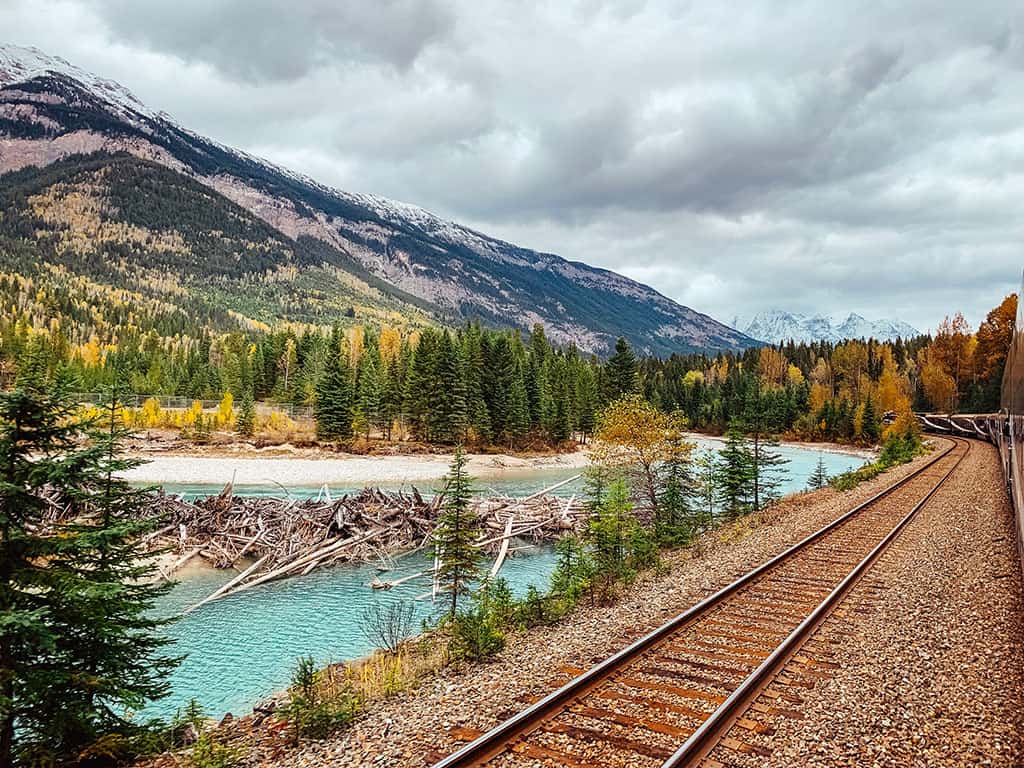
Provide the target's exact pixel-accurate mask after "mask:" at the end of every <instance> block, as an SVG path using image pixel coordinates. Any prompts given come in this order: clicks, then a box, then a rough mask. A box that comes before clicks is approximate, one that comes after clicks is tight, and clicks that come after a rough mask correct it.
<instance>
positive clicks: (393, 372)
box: [381, 360, 403, 440]
mask: <svg viewBox="0 0 1024 768" xmlns="http://www.w3.org/2000/svg"><path fill="white" fill-rule="evenodd" d="M402 395H403V387H402V369H401V365H400V363H399V361H398V360H389V361H388V363H387V364H386V365H385V367H384V391H383V394H382V396H381V421H382V422H383V424H384V433H385V437H387V439H388V440H390V439H391V428H392V425H393V424H394V423H395V421H401V420H402V413H403V411H402V400H403V396H402Z"/></svg>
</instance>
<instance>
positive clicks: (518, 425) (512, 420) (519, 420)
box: [507, 362, 530, 441]
mask: <svg viewBox="0 0 1024 768" xmlns="http://www.w3.org/2000/svg"><path fill="white" fill-rule="evenodd" d="M529 431H530V401H529V394H528V392H527V388H526V382H525V379H524V376H523V368H522V365H521V364H520V363H518V362H516V365H515V371H514V373H513V376H512V389H511V391H510V392H509V398H508V424H507V432H508V435H509V439H510V441H511V440H522V439H523V438H524V437H526V435H527V434H528V433H529Z"/></svg>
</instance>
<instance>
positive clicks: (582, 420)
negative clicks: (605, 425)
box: [576, 363, 600, 443]
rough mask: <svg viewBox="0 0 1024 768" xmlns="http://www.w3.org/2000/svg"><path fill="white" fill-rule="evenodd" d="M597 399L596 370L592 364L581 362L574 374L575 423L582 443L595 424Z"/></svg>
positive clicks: (592, 431)
mask: <svg viewBox="0 0 1024 768" xmlns="http://www.w3.org/2000/svg"><path fill="white" fill-rule="evenodd" d="M599 399H600V395H599V389H598V381H597V372H596V371H595V370H594V366H592V365H590V364H587V363H582V364H581V365H580V366H579V367H578V369H577V374H576V425H577V429H578V430H579V431H580V435H581V440H582V441H583V442H584V443H585V442H586V441H587V437H588V436H590V435H592V434H594V429H595V427H596V426H597V409H598V405H599Z"/></svg>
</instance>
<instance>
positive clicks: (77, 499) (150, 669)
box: [0, 383, 177, 766]
mask: <svg viewBox="0 0 1024 768" xmlns="http://www.w3.org/2000/svg"><path fill="white" fill-rule="evenodd" d="M73 410H74V405H73V403H72V402H71V401H70V400H69V399H68V397H67V395H66V387H65V385H64V384H63V383H59V384H58V385H55V386H54V387H53V388H52V390H51V391H50V392H49V393H45V394H44V393H28V392H26V391H25V390H20V389H19V390H15V391H13V392H10V393H5V394H3V395H0V472H2V480H3V489H2V492H0V616H3V621H0V765H4V766H6V765H10V764H11V761H12V758H15V757H17V756H18V754H19V753H20V754H21V755H22V757H23V759H24V760H25V761H26V762H27V761H47V762H51V763H57V764H61V763H66V762H70V761H72V760H75V759H77V757H78V755H79V754H80V753H81V751H82V750H83V749H84V748H85V747H87V746H89V745H91V744H93V743H95V742H97V741H98V740H100V739H101V738H103V737H104V736H107V735H108V734H120V735H122V736H130V735H131V734H133V733H135V732H137V731H139V730H141V728H142V726H139V725H137V724H134V723H132V722H131V721H129V720H126V719H125V717H124V715H123V712H124V710H126V709H131V710H137V709H139V708H141V707H142V706H143V705H144V704H145V703H146V702H147V701H149V700H151V699H155V698H159V697H161V696H163V695H165V694H166V693H167V692H168V690H169V686H168V683H167V676H168V674H169V673H170V671H171V669H173V667H174V665H175V664H176V663H177V660H175V659H171V658H167V657H163V656H161V655H160V653H159V651H160V649H161V648H162V647H164V646H165V645H166V644H167V642H168V641H167V640H166V639H163V638H160V637H159V636H157V635H156V634H155V632H156V630H157V629H158V628H159V627H160V626H161V625H162V624H163V623H164V622H162V621H161V620H158V619H154V618H152V617H151V612H152V608H153V605H154V601H155V600H156V599H157V598H158V597H159V596H161V595H162V594H164V593H165V592H166V591H167V589H169V586H170V585H168V584H166V583H159V582H156V581H154V580H153V579H152V578H151V577H152V575H153V573H154V570H155V566H154V564H153V561H152V559H151V556H150V555H147V554H145V553H144V552H143V551H142V550H140V549H139V547H138V544H137V542H138V540H139V538H140V536H141V535H142V534H144V533H145V532H147V531H148V530H150V529H151V527H152V526H151V524H150V523H147V522H144V520H145V515H143V514H142V509H141V507H142V505H143V504H144V503H145V499H144V497H143V496H142V492H140V491H138V490H135V489H132V488H131V487H130V486H128V485H127V483H125V482H124V481H122V480H119V479H118V477H117V476H118V475H119V474H120V473H122V472H124V471H125V470H127V469H130V468H131V467H133V466H136V465H137V464H138V463H139V462H138V461H135V460H127V459H123V458H121V456H120V450H121V442H122V440H123V438H124V430H123V428H122V427H121V424H122V418H121V414H120V408H119V406H118V405H117V402H116V400H114V399H112V400H111V402H110V403H109V404H108V406H107V407H106V409H105V410H104V418H103V423H102V424H100V423H94V424H88V425H82V424H81V423H80V422H77V421H76V420H75V419H73V418H71V416H72V413H73ZM83 437H85V438H86V439H85V440H84V441H83V440H82V438H83ZM81 445H84V446H85V447H80V446H81ZM44 488H46V490H47V494H48V495H50V496H51V497H52V496H53V495H54V494H56V495H57V503H58V504H59V505H60V506H61V507H62V508H63V509H64V510H65V514H64V516H63V517H62V519H61V520H58V521H57V522H52V521H44V517H43V515H44V512H45V511H46V506H45V503H44V502H43V501H42V498H43V493H42V492H43V489H44ZM58 691H59V695H55V692H58ZM15 721H17V730H15Z"/></svg>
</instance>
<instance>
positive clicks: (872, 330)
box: [734, 309, 920, 344]
mask: <svg viewBox="0 0 1024 768" xmlns="http://www.w3.org/2000/svg"><path fill="white" fill-rule="evenodd" d="M734 325H736V327H743V332H744V333H745V334H746V335H748V336H751V337H752V338H755V339H759V340H760V341H764V342H768V343H770V344H778V343H780V342H787V341H789V340H790V339H792V340H793V341H797V342H800V341H831V342H838V341H843V340H845V339H878V340H879V341H892V340H893V339H895V338H897V337H902V338H904V339H906V338H910V337H913V336H919V335H920V331H918V330H917V329H916V328H914V327H913V326H911V325H908V324H907V323H904V322H903V321H902V320H887V319H882V320H874V321H872V320H865V319H864V318H863V317H861V316H860V315H857V314H853V313H850V314H849V315H847V316H846V317H845V318H840V317H834V316H833V317H830V316H825V315H813V316H809V315H802V314H798V313H792V312H785V311H783V310H781V309H772V310H768V311H766V312H761V313H759V314H757V315H755V316H754V318H753V319H752V320H751V321H750V322H749V323H746V324H743V323H741V322H740V320H739V318H736V319H735V320H734Z"/></svg>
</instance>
